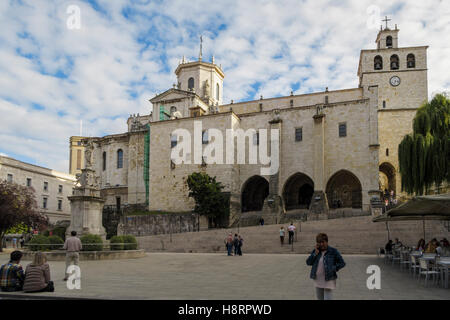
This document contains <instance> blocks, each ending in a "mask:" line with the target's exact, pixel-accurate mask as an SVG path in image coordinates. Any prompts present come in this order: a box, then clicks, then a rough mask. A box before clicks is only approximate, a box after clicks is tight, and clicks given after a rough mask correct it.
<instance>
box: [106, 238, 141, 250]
mask: <svg viewBox="0 0 450 320" xmlns="http://www.w3.org/2000/svg"><path fill="white" fill-rule="evenodd" d="M109 243H110V246H111V250H136V249H137V241H136V238H135V237H134V236H132V235H124V236H114V237H112V238H111V239H110V240H109Z"/></svg>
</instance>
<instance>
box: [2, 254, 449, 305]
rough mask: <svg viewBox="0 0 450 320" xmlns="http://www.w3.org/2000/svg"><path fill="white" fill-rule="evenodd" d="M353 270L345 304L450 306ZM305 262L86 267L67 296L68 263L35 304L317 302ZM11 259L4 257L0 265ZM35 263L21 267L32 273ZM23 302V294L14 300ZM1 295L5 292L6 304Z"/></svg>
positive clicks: (343, 287)
mask: <svg viewBox="0 0 450 320" xmlns="http://www.w3.org/2000/svg"><path fill="white" fill-rule="evenodd" d="M343 257H344V260H345V261H346V263H347V265H346V267H345V268H344V269H342V270H341V271H340V272H339V273H338V276H339V278H338V280H337V289H336V290H335V293H334V298H335V299H336V300H340V299H363V300H367V299H375V300H378V299H419V300H421V299H446V300H449V299H450V289H441V288H437V287H433V286H430V287H428V288H425V287H424V285H423V282H422V283H420V284H419V283H418V282H417V280H413V279H412V277H411V276H409V274H408V272H407V271H400V269H399V266H398V265H395V266H392V265H385V264H384V263H383V259H382V258H379V257H377V256H373V255H344V256H343ZM306 258H307V255H304V254H245V252H244V255H243V256H238V257H234V256H232V257H228V256H226V255H225V254H224V253H220V254H219V253H216V254H214V253H148V254H147V255H146V257H145V258H140V259H128V260H102V261H81V262H80V268H81V290H68V289H67V287H66V282H64V281H62V279H63V277H64V268H65V263H64V262H60V261H50V262H49V264H50V270H51V276H52V280H54V281H55V292H54V293H35V294H32V295H33V296H34V297H38V296H41V297H44V296H45V297H67V298H69V297H72V298H75V297H76V298H96V299H99V298H100V299H170V300H173V299H181V300H184V299H186V300H187V299H194V300H197V299H201V300H204V299H205V300H209V299H225V300H227V299H234V300H246V299H256V300H264V299H273V300H288V299H294V300H297V299H314V298H315V297H314V288H313V283H312V280H310V279H309V272H310V267H308V266H307V265H306V263H305V261H306ZM7 260H8V255H7V254H0V263H1V264H3V263H5V262H7ZM29 262H30V261H22V265H23V266H24V267H26V265H27V264H28V263H29ZM374 264H375V265H378V266H379V267H380V268H381V290H368V289H367V287H366V279H367V278H368V276H369V275H368V274H366V269H367V267H368V266H369V265H374ZM14 295H23V293H14ZM1 297H2V293H1V292H0V299H1Z"/></svg>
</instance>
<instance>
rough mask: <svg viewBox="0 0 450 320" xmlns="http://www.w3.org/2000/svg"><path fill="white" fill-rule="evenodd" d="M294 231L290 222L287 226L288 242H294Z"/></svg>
mask: <svg viewBox="0 0 450 320" xmlns="http://www.w3.org/2000/svg"><path fill="white" fill-rule="evenodd" d="M294 232H295V226H294V224H293V223H292V222H291V225H290V226H289V227H288V233H289V244H291V243H293V242H294Z"/></svg>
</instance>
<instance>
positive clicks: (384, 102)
mask: <svg viewBox="0 0 450 320" xmlns="http://www.w3.org/2000/svg"><path fill="white" fill-rule="evenodd" d="M383 109H386V101H383Z"/></svg>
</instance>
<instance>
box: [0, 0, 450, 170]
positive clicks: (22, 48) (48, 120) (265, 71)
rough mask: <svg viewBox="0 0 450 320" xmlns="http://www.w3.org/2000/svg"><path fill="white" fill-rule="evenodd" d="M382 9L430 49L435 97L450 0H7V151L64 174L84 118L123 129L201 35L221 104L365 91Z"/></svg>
mask: <svg viewBox="0 0 450 320" xmlns="http://www.w3.org/2000/svg"><path fill="white" fill-rule="evenodd" d="M73 6H75V7H73ZM74 8H75V9H74ZM78 9H79V11H78ZM78 13H79V17H80V20H79V21H78V20H77V17H78ZM378 15H381V17H379V16H378ZM385 15H388V16H389V17H390V18H392V21H391V22H390V23H391V26H393V25H394V24H395V23H396V24H398V26H399V29H400V34H399V44H400V46H416V45H429V46H430V48H429V49H428V54H429V55H428V67H429V72H428V78H429V94H430V95H431V94H433V93H435V92H439V91H443V90H449V88H450V72H449V70H450V59H449V58H450V45H449V44H450V1H448V0H428V1H423V0H392V1H384V0H383V1H378V0H369V1H366V0H346V1H327V0H303V1H300V0H296V1H294V0H274V1H266V0H262V1H257V0H235V1H234V0H227V1H210V0H196V1H185V0H170V1H146V0H135V1H126V0H91V1H70V2H67V1H58V0H54V1H49V0H1V1H0V30H1V31H0V114H1V116H0V154H3V155H8V156H10V157H14V158H16V159H19V160H22V161H26V162H30V163H33V164H37V165H41V166H45V167H50V168H53V169H55V170H60V171H65V172H67V171H68V169H69V161H68V157H69V137H70V136H72V135H79V133H80V120H82V121H83V135H87V136H102V135H106V134H112V133H120V132H124V131H126V122H125V121H126V119H127V117H128V116H129V114H131V113H140V114H148V113H149V112H150V111H151V104H150V103H149V102H148V99H150V98H152V97H153V96H154V95H155V94H156V93H158V92H159V93H161V92H163V91H164V90H166V89H168V88H170V87H172V84H173V83H174V82H175V79H176V78H175V75H174V73H173V71H174V70H175V68H176V66H177V65H178V63H179V61H180V60H181V57H182V56H183V55H185V56H186V57H187V59H189V60H194V59H196V58H197V57H198V51H199V36H200V35H203V39H204V44H203V49H204V50H203V59H204V60H209V59H210V57H211V56H212V55H214V56H215V59H216V63H217V64H222V68H223V70H224V71H225V83H224V100H223V101H224V103H229V102H230V100H231V99H234V101H236V102H237V101H244V100H251V99H254V98H259V96H260V95H263V96H264V97H274V96H282V95H288V94H289V93H290V91H291V90H293V91H294V92H295V93H296V94H300V93H308V92H314V91H322V90H323V89H324V88H325V87H329V89H330V90H335V89H343V88H352V87H356V86H357V85H358V79H357V76H356V72H357V68H358V59H359V51H360V50H361V49H363V48H364V49H373V48H375V42H374V41H375V38H376V34H377V31H378V29H379V27H380V24H381V21H380V20H381V19H382V18H383V17H384V16H385ZM78 22H79V23H80V24H79V25H78V24H77V23H78ZM77 26H80V28H79V29H78V28H76V27H77Z"/></svg>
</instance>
